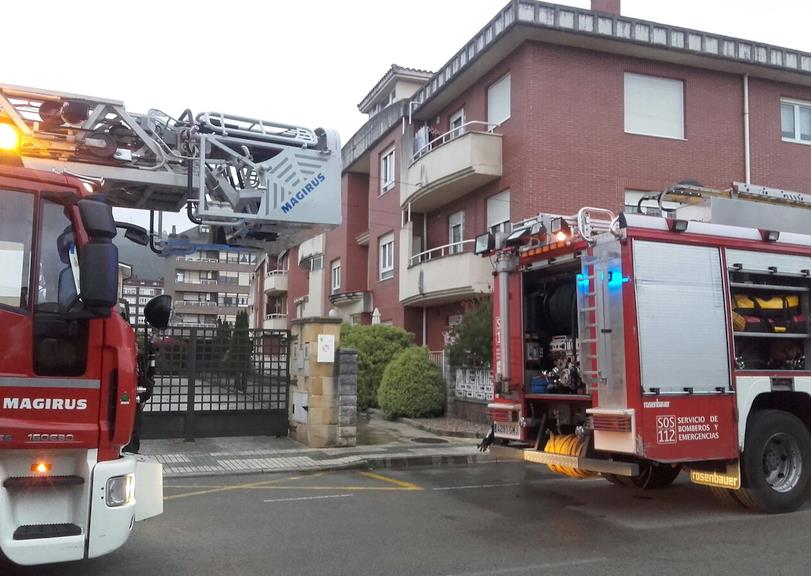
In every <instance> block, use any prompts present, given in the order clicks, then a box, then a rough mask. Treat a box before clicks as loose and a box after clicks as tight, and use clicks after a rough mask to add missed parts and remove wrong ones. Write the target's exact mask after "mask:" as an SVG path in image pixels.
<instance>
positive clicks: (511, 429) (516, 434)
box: [494, 422, 521, 440]
mask: <svg viewBox="0 0 811 576" xmlns="http://www.w3.org/2000/svg"><path fill="white" fill-rule="evenodd" d="M494 425H495V432H496V436H501V437H502V438H516V439H519V440H520V438H521V429H520V427H519V426H518V422H495V423H494Z"/></svg>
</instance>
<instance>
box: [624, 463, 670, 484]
mask: <svg viewBox="0 0 811 576" xmlns="http://www.w3.org/2000/svg"><path fill="white" fill-rule="evenodd" d="M679 472H681V467H680V466H670V465H669V464H657V463H655V462H641V463H640V464H639V475H637V476H631V477H630V478H629V480H630V481H631V484H632V485H634V486H636V487H637V488H641V489H642V490H659V489H661V488H667V487H668V486H670V485H671V484H673V481H674V480H675V479H676V477H677V476H678V475H679Z"/></svg>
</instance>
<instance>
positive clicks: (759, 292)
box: [476, 183, 811, 512]
mask: <svg viewBox="0 0 811 576" xmlns="http://www.w3.org/2000/svg"><path fill="white" fill-rule="evenodd" d="M810 207H811V196H808V195H805V194H800V193H792V192H786V191H783V190H777V189H772V188H766V187H758V186H751V185H746V184H740V183H735V184H733V186H732V187H731V188H730V189H728V190H711V189H707V188H703V187H701V186H700V185H698V184H697V183H692V184H690V183H687V184H684V185H681V186H677V187H674V188H672V189H670V190H667V191H665V192H662V193H659V194H651V195H650V196H649V197H644V198H643V200H640V205H639V207H638V208H639V209H638V210H637V211H636V212H637V213H633V214H626V213H621V214H619V215H614V214H613V213H611V212H610V211H608V210H602V209H593V208H583V209H582V210H580V211H579V212H578V214H577V215H575V216H572V217H561V216H554V215H545V214H541V215H539V216H537V217H535V218H531V219H529V220H525V221H522V222H519V223H517V224H516V225H514V226H513V229H512V231H511V233H509V234H508V235H504V236H503V237H501V238H498V239H497V238H494V237H493V236H492V235H490V234H485V235H482V236H480V237H479V238H477V240H476V250H477V252H478V253H480V254H483V255H486V256H488V257H490V258H491V259H493V261H494V266H495V274H494V275H495V278H496V282H495V290H494V297H493V302H494V346H493V348H494V358H493V373H494V389H495V394H494V398H493V400H492V401H491V402H490V403H489V405H488V413H489V415H490V419H491V421H492V429H491V433H490V435H489V436H488V438H486V439H485V441H484V442H483V446H482V447H483V448H486V447H488V446H489V447H490V450H491V451H493V452H494V453H496V454H497V455H498V456H499V457H503V458H506V459H513V458H517V459H523V460H526V461H529V462H537V463H542V464H547V465H548V466H549V467H550V468H551V469H552V470H554V471H556V472H559V473H563V474H567V475H569V476H573V477H584V476H587V475H590V474H595V473H599V474H602V475H603V476H605V477H606V478H607V479H608V480H610V481H611V482H614V483H617V484H625V485H633V486H637V487H640V488H660V487H664V486H667V485H669V484H670V483H671V482H673V481H674V479H675V478H676V477H677V475H678V474H679V472H680V471H681V470H682V469H684V470H686V471H689V474H690V479H691V480H692V481H693V482H695V483H698V484H704V485H707V486H711V487H712V488H713V490H714V491H715V492H716V493H717V494H718V495H719V496H720V497H722V498H724V499H728V500H731V501H735V502H737V503H740V504H742V505H744V506H746V507H748V508H751V509H754V510H758V511H763V512H786V511H790V510H794V509H796V508H797V507H798V506H800V505H801V504H802V502H804V500H805V497H806V491H807V489H808V485H809V476H811V460H809V459H810V458H811V434H809V427H811V366H810V365H809V363H810V362H811V354H810V353H811V337H810V336H809V334H810V333H811V332H810V331H809V293H810V292H809V291H810V290H811V225H809V222H811V219H810V218H809V212H808V210H807V209H808V208H810ZM646 212H647V214H646ZM650 212H654V213H655V214H650Z"/></svg>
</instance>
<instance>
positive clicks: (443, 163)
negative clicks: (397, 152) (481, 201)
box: [400, 122, 502, 213]
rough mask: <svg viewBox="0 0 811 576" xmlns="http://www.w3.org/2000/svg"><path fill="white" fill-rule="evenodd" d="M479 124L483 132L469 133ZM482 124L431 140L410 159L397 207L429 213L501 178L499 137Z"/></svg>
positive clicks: (460, 128)
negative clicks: (406, 207)
mask: <svg viewBox="0 0 811 576" xmlns="http://www.w3.org/2000/svg"><path fill="white" fill-rule="evenodd" d="M471 124H482V125H484V126H485V127H486V128H487V129H486V130H473V129H470V125H471ZM492 128H493V126H492V125H490V124H486V123H483V122H468V123H467V124H464V125H462V126H460V127H457V128H454V129H452V130H449V131H448V132H446V133H445V134H442V135H441V136H439V137H437V138H434V139H433V140H431V141H430V142H428V143H427V144H425V145H423V146H420V148H419V149H418V150H417V151H416V152H415V153H414V155H413V156H412V162H411V164H410V165H409V167H408V172H407V181H408V182H409V183H412V184H413V185H411V186H401V187H400V206H403V207H405V206H407V205H410V206H411V210H412V211H414V212H420V213H424V212H431V211H433V210H436V209H438V208H440V207H442V206H444V205H446V204H449V203H451V202H453V201H454V200H456V199H458V198H461V197H462V196H464V195H465V194H468V193H470V192H472V191H473V190H476V189H477V188H480V187H481V186H483V185H484V184H487V183H488V182H492V181H493V180H496V179H498V178H500V177H501V174H502V144H501V139H502V138H501V134H497V133H496V132H493V130H492Z"/></svg>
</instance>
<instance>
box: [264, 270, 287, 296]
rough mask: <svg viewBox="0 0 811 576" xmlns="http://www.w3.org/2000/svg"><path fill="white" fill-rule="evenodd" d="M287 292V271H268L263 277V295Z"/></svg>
mask: <svg viewBox="0 0 811 576" xmlns="http://www.w3.org/2000/svg"><path fill="white" fill-rule="evenodd" d="M281 292H287V270H269V271H268V273H267V274H266V275H265V293H266V294H278V293H281Z"/></svg>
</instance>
